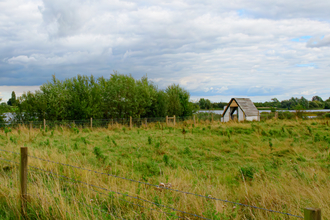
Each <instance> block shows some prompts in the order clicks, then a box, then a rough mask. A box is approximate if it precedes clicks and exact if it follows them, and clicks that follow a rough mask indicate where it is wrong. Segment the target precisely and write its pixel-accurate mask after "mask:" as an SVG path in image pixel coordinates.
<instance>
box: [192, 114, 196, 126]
mask: <svg viewBox="0 0 330 220" xmlns="http://www.w3.org/2000/svg"><path fill="white" fill-rule="evenodd" d="M193 119H194V125H195V124H196V120H195V115H194V116H193Z"/></svg>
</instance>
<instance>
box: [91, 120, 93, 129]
mask: <svg viewBox="0 0 330 220" xmlns="http://www.w3.org/2000/svg"><path fill="white" fill-rule="evenodd" d="M92 128H93V118H91V129H92Z"/></svg>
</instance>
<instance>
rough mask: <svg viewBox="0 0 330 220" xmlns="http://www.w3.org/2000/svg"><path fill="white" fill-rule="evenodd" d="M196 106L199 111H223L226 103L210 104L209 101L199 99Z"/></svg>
mask: <svg viewBox="0 0 330 220" xmlns="http://www.w3.org/2000/svg"><path fill="white" fill-rule="evenodd" d="M197 104H198V106H199V108H200V109H205V110H209V109H223V107H224V106H227V105H228V103H226V102H211V101H210V100H209V99H204V98H201V99H200V100H199V101H198V103H197Z"/></svg>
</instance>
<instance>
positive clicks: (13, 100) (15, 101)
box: [7, 91, 17, 106]
mask: <svg viewBox="0 0 330 220" xmlns="http://www.w3.org/2000/svg"><path fill="white" fill-rule="evenodd" d="M16 104H17V100H16V94H15V92H14V91H12V93H11V98H10V99H9V100H8V102H7V105H10V106H16Z"/></svg>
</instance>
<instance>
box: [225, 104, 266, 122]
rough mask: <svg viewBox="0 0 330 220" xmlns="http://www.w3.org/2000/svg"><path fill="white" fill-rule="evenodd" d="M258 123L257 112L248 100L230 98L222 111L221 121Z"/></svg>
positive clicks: (258, 116) (258, 115)
mask: <svg viewBox="0 0 330 220" xmlns="http://www.w3.org/2000/svg"><path fill="white" fill-rule="evenodd" d="M236 119H237V121H244V120H247V121H260V114H259V110H258V109H257V108H256V106H255V105H254V104H253V102H252V101H251V99H249V98H232V99H231V100H230V102H229V103H228V105H227V107H226V108H225V110H224V111H223V114H222V121H223V122H227V121H230V120H236Z"/></svg>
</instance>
